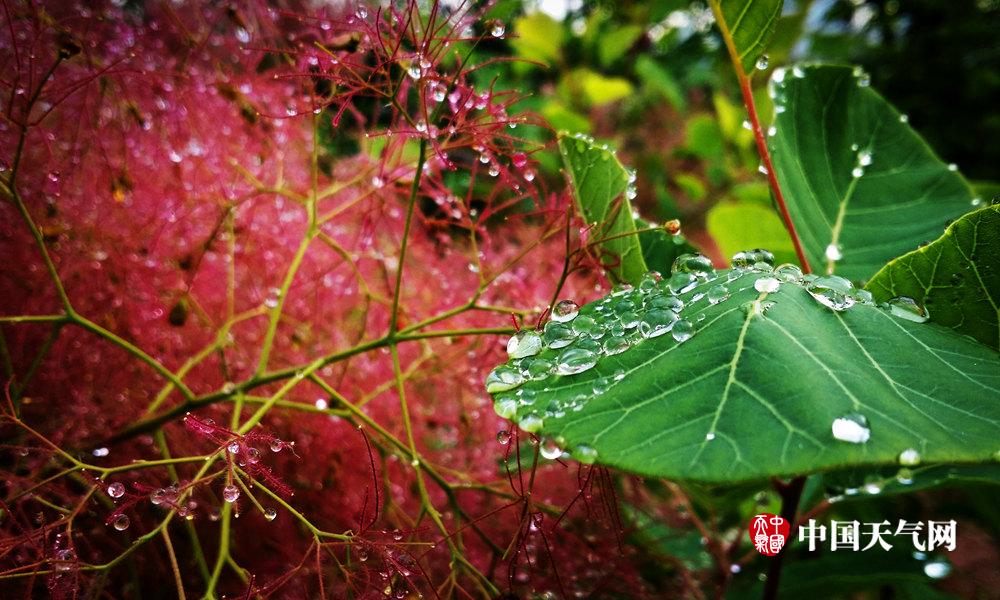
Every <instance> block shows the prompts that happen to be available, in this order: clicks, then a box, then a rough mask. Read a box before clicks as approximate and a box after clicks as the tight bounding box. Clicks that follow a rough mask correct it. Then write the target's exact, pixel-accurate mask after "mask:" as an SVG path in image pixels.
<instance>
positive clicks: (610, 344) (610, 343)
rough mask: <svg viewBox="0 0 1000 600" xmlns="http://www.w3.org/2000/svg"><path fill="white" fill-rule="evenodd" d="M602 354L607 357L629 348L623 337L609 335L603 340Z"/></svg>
mask: <svg viewBox="0 0 1000 600" xmlns="http://www.w3.org/2000/svg"><path fill="white" fill-rule="evenodd" d="M602 348H603V350H604V353H605V354H607V355H609V356H610V355H614V354H621V353H622V352H625V351H626V350H628V348H629V342H628V340H627V339H626V338H625V337H624V336H620V335H609V336H608V337H606V338H605V339H604V345H603V346H602Z"/></svg>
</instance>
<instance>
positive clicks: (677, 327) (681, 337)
mask: <svg viewBox="0 0 1000 600" xmlns="http://www.w3.org/2000/svg"><path fill="white" fill-rule="evenodd" d="M670 335H672V336H673V337H674V340H676V341H677V342H686V341H687V340H689V339H691V336H693V335H694V325H693V324H692V323H691V321H688V320H686V319H681V320H679V321H677V322H676V323H674V326H673V328H672V329H671V330H670Z"/></svg>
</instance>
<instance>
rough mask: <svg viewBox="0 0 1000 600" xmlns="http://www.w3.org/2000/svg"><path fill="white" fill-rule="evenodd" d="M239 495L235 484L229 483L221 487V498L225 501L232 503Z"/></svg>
mask: <svg viewBox="0 0 1000 600" xmlns="http://www.w3.org/2000/svg"><path fill="white" fill-rule="evenodd" d="M239 497H240V489H239V488H238V487H236V486H235V485H232V484H229V485H227V486H226V487H224V488H222V499H223V500H225V501H226V502H229V503H230V504H232V503H233V502H236V499H237V498H239Z"/></svg>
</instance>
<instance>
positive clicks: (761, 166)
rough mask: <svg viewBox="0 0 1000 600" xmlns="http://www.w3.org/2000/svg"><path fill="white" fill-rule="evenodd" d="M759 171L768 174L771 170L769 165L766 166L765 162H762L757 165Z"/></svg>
mask: <svg viewBox="0 0 1000 600" xmlns="http://www.w3.org/2000/svg"><path fill="white" fill-rule="evenodd" d="M757 172H758V173H760V174H761V175H767V174H768V173H770V171H768V170H767V167H765V166H764V163H760V164H759V165H757Z"/></svg>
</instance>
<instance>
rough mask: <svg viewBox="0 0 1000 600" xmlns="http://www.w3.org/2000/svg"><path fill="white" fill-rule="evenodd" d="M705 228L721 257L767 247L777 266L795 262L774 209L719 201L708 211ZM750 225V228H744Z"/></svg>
mask: <svg viewBox="0 0 1000 600" xmlns="http://www.w3.org/2000/svg"><path fill="white" fill-rule="evenodd" d="M705 220H706V223H705V225H706V227H707V228H708V232H709V233H710V234H712V239H714V240H715V243H716V244H718V246H719V250H721V251H722V253H723V254H724V255H725V256H732V255H733V254H735V253H737V252H739V251H740V250H742V249H744V248H768V249H769V250H771V251H772V252H773V253H774V259H775V261H776V262H778V263H793V264H794V263H797V262H798V261H797V260H796V258H795V249H794V248H792V239H791V238H790V237H788V231H787V230H786V229H785V225H784V223H782V222H781V219H780V218H779V217H778V214H777V213H776V212H775V211H774V209H772V208H770V207H769V206H768V207H765V206H761V205H759V204H753V203H750V202H721V203H719V204H716V205H715V206H713V207H712V209H711V210H710V211H708V216H707V218H706V219H705ZM750 223H752V224H753V226H752V227H748V226H747V225H748V224H750Z"/></svg>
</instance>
